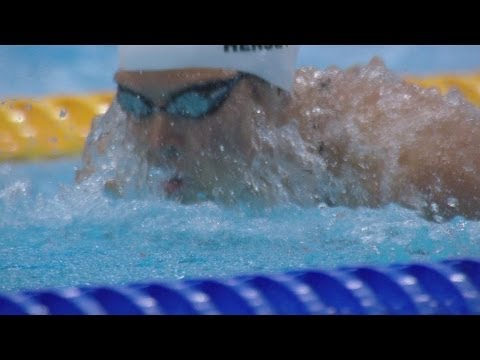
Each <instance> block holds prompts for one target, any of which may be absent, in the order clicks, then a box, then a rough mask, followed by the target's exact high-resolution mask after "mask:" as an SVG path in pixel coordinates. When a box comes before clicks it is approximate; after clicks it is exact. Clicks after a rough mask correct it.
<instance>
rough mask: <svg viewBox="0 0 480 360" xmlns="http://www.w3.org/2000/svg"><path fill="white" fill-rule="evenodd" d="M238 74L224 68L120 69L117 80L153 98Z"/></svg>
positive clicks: (116, 76) (119, 83)
mask: <svg viewBox="0 0 480 360" xmlns="http://www.w3.org/2000/svg"><path fill="white" fill-rule="evenodd" d="M236 74H237V72H236V71H232V70H223V69H181V70H162V71H118V72H117V73H116V74H115V81H116V82H117V84H118V85H120V86H123V87H126V88H128V89H130V90H132V91H135V92H137V93H139V94H141V95H144V96H147V97H149V98H151V99H152V100H153V99H156V98H159V97H162V96H165V95H168V94H171V93H172V92H175V91H179V90H183V89H185V88H188V87H189V86H192V85H196V84H199V83H207V82H211V81H215V80H226V79H231V78H232V77H234V76H235V75H236Z"/></svg>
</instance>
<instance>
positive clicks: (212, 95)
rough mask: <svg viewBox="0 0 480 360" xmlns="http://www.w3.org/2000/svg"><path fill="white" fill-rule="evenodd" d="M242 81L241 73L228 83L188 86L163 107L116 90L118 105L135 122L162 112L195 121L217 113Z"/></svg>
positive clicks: (217, 81) (138, 95) (130, 92)
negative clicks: (133, 118) (131, 116)
mask: <svg viewBox="0 0 480 360" xmlns="http://www.w3.org/2000/svg"><path fill="white" fill-rule="evenodd" d="M243 77H244V74H242V73H240V74H238V75H237V76H235V77H233V78H231V79H228V80H215V81H211V82H208V83H203V84H196V85H193V86H190V87H188V88H186V89H182V90H180V91H177V92H175V93H173V94H171V95H170V96H169V99H168V101H167V102H166V104H165V105H163V106H157V105H155V104H154V102H153V101H152V100H150V99H148V98H146V97H145V96H143V95H140V94H138V93H136V92H134V91H132V90H130V89H127V88H125V87H123V86H119V87H118V91H117V101H118V103H119V105H120V107H121V108H122V110H123V111H125V112H126V113H129V114H131V115H133V117H135V118H136V119H138V120H146V119H148V118H150V117H151V116H152V115H153V114H154V113H156V112H164V113H167V114H169V115H171V116H173V117H178V118H185V119H190V120H198V119H202V118H204V117H206V116H207V115H210V114H212V113H214V112H215V111H216V110H218V109H219V108H220V107H221V106H222V105H223V103H224V102H225V100H227V98H228V97H229V95H230V92H231V91H232V89H233V88H234V87H235V85H236V84H237V83H238V82H239V81H240V79H242V78H243Z"/></svg>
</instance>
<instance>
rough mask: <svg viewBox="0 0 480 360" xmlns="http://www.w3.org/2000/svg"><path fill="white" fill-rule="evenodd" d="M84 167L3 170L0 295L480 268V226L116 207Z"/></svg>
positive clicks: (307, 213) (207, 208) (330, 212)
mask: <svg viewBox="0 0 480 360" xmlns="http://www.w3.org/2000/svg"><path fill="white" fill-rule="evenodd" d="M79 165H80V160H79V159H68V160H59V161H52V162H45V163H40V164H23V165H19V164H16V165H12V164H3V165H0V174H1V176H0V213H1V214H2V217H1V218H0V292H14V291H18V290H21V289H37V288H50V287H65V286H73V285H89V284H92V285H93V284H96V285H99V284H111V285H113V284H126V283H130V282H136V281H141V280H153V279H157V280H158V279H160V280H175V279H184V278H197V277H219V276H232V275H237V274H241V273H255V272H277V271H282V270H291V269H297V268H319V267H327V268H331V267H337V266H344V265H360V264H390V263H393V262H410V261H415V260H418V261H431V260H437V259H447V258H454V257H480V222H476V221H467V220H465V219H463V218H460V217H457V218H454V219H452V220H451V221H449V222H446V223H442V224H438V223H433V222H428V221H426V220H424V219H422V218H421V217H419V216H418V215H417V214H416V213H415V212H414V211H411V210H406V209H404V208H401V207H398V206H395V205H390V206H388V207H386V208H383V209H366V208H365V209H356V210H354V209H348V208H341V207H339V208H328V207H326V206H319V207H318V208H309V209H304V208H298V207H296V206H293V205H289V206H284V207H276V208H270V209H251V208H248V207H247V206H242V205H238V206H235V207H229V208H225V207H223V206H221V205H218V204H213V203H204V204H197V205H180V204H177V203H175V202H172V201H165V200H163V201H159V200H158V199H155V200H153V199H152V200H148V199H147V200H146V199H142V200H118V199H113V198H110V197H108V196H107V195H105V194H104V193H101V192H98V191H96V190H92V189H86V188H82V187H78V186H76V185H75V184H74V181H73V178H74V168H75V167H78V166H79Z"/></svg>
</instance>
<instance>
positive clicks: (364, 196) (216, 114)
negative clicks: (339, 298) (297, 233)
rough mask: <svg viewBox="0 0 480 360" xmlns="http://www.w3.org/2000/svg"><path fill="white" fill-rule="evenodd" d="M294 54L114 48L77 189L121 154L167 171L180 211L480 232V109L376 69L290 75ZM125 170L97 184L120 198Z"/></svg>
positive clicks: (226, 48)
mask: <svg viewBox="0 0 480 360" xmlns="http://www.w3.org/2000/svg"><path fill="white" fill-rule="evenodd" d="M297 53H298V47H297V46H293V45H165V46H122V47H120V63H121V68H120V70H119V71H118V72H117V74H116V76H115V80H116V82H117V84H118V91H117V95H116V99H115V101H114V102H113V104H112V106H111V108H110V109H109V111H108V112H107V113H106V114H105V115H104V116H103V117H101V118H99V119H97V120H96V121H95V122H94V124H93V126H92V131H91V134H90V136H89V138H88V140H87V145H86V148H85V152H84V156H83V163H84V166H83V169H81V171H79V172H78V174H77V179H78V180H79V181H82V180H85V179H87V178H89V177H91V176H92V175H93V174H95V173H97V172H98V170H99V169H98V167H99V160H98V159H99V158H102V156H103V157H104V158H105V157H107V158H109V159H110V160H112V159H114V160H115V156H118V157H121V155H116V154H127V153H128V154H130V155H131V156H136V158H137V160H138V162H139V163H141V164H142V168H148V169H149V170H151V169H155V168H163V169H167V172H168V173H169V176H168V178H166V179H165V181H163V182H162V184H161V187H162V189H163V191H164V193H165V194H166V195H167V196H168V197H171V198H175V199H177V200H179V201H182V202H186V203H187V202H195V201H199V200H212V201H220V202H225V203H234V202H236V201H239V200H247V201H248V200H249V199H252V200H255V201H257V200H260V201H262V202H265V203H266V204H278V203H282V202H287V201H288V202H293V203H296V204H299V205H301V206H315V205H319V204H326V205H329V206H349V207H360V206H365V207H382V206H385V205H387V204H389V203H397V204H400V205H402V206H405V207H407V208H410V209H415V210H417V211H419V212H420V213H421V214H422V215H423V216H424V217H426V218H428V219H431V220H437V221H441V220H444V219H449V218H452V217H454V216H457V215H461V216H464V217H466V218H473V219H480V156H479V155H478V147H479V145H480V109H478V108H476V107H475V106H473V105H471V104H470V103H468V102H467V101H466V100H465V99H464V98H463V97H462V96H461V95H460V94H459V93H455V92H453V93H450V94H449V95H447V96H442V95H441V94H440V93H439V91H437V90H436V89H423V88H420V87H418V86H417V85H412V84H408V83H406V82H404V81H403V80H402V79H400V78H399V77H397V76H396V75H395V74H393V73H391V72H390V71H388V70H387V69H386V68H385V66H384V65H383V63H382V62H381V60H379V59H377V58H375V59H373V60H372V61H371V62H370V63H369V64H368V65H366V66H355V67H352V68H350V69H347V70H344V71H343V70H340V69H338V68H335V67H332V68H328V69H325V70H319V69H314V68H305V69H300V70H295V68H294V66H295V62H296V57H297ZM120 129H121V130H120ZM120 133H121V134H122V135H121V136H120V135H119V134H120ZM122 148H123V149H124V151H123V152H122V151H121V149H122ZM125 149H127V150H125ZM121 160H122V159H120V158H119V159H116V160H115V161H113V160H112V161H110V163H109V164H110V165H109V166H110V167H111V169H112V171H113V172H112V174H113V175H112V178H110V179H108V180H106V183H105V184H106V187H107V188H109V189H110V190H112V189H113V190H114V191H115V192H117V193H118V194H120V195H121V194H122V191H123V187H124V185H122V184H123V183H124V182H125V180H126V179H131V178H132V176H135V172H136V171H137V174H139V173H140V171H139V170H138V169H137V170H135V171H133V170H131V171H130V173H129V174H127V172H126V170H125V168H124V165H122V164H124V162H122V161H121ZM112 164H113V165H112Z"/></svg>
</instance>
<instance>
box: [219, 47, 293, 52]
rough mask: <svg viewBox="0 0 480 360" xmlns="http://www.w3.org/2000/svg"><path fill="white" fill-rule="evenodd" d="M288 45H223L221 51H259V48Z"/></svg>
mask: <svg viewBox="0 0 480 360" xmlns="http://www.w3.org/2000/svg"><path fill="white" fill-rule="evenodd" d="M286 47H288V45H223V51H224V52H226V53H228V52H231V51H232V52H250V51H261V50H267V51H269V50H275V49H283V48H286Z"/></svg>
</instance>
